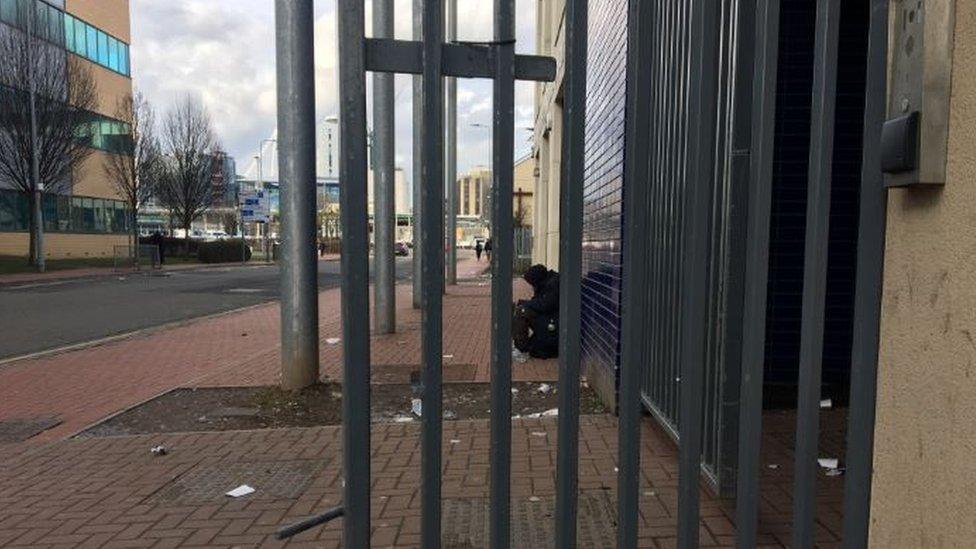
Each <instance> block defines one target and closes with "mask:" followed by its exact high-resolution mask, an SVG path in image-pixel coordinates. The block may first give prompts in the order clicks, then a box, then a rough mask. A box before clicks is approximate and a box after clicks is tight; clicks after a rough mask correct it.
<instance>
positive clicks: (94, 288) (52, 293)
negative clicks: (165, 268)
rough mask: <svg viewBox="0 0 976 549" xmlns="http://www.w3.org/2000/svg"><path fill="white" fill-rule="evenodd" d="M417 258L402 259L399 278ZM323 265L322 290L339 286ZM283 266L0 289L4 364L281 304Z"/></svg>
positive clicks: (333, 270) (328, 264) (329, 265)
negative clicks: (174, 324)
mask: <svg viewBox="0 0 976 549" xmlns="http://www.w3.org/2000/svg"><path fill="white" fill-rule="evenodd" d="M410 276H411V258H409V257H398V258H397V279H398V280H408V279H409V278H410ZM340 280H341V278H340V276H339V262H338V261H320V262H319V289H322V290H324V289H329V288H336V287H338V286H339V284H340ZM278 295H279V289H278V267H277V266H260V267H257V266H247V267H244V266H241V267H219V268H209V269H195V270H190V271H174V272H170V273H166V274H165V275H157V276H152V277H147V276H145V275H135V276H124V277H115V276H109V277H102V278H97V279H83V280H67V281H52V282H43V283H37V284H26V283H25V284H15V285H10V286H6V287H3V286H0V327H2V328H0V360H3V359H9V358H11V357H18V356H23V355H27V354H31V353H37V352H41V351H46V350H50V349H57V348H60V347H64V346H68V345H74V344H78V343H85V342H89V341H94V340H98V339H102V338H105V337H109V336H113V335H118V334H123V333H127V332H132V331H135V330H141V329H145V328H151V327H154V326H159V325H162V324H167V323H170V322H177V321H184V320H189V319H193V318H197V317H201V316H206V315H210V314H214V313H220V312H224V311H230V310H233V309H239V308H241V307H247V306H250V305H256V304H259V303H265V302H268V301H273V300H277V299H278Z"/></svg>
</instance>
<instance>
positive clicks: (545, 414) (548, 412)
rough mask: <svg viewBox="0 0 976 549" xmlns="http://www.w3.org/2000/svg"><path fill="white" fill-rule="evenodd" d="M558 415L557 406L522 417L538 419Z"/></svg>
mask: <svg viewBox="0 0 976 549" xmlns="http://www.w3.org/2000/svg"><path fill="white" fill-rule="evenodd" d="M558 415H559V408H553V409H552V410H546V411H545V412H536V413H534V414H525V415H524V416H522V417H526V418H530V419H538V418H540V417H556V416H558Z"/></svg>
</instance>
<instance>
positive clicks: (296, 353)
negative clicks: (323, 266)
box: [275, 0, 319, 389]
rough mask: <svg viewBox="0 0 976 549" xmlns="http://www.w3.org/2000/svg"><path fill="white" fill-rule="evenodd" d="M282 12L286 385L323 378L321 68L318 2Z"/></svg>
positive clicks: (281, 6)
mask: <svg viewBox="0 0 976 549" xmlns="http://www.w3.org/2000/svg"><path fill="white" fill-rule="evenodd" d="M275 6H276V8H277V9H276V18H275V20H276V26H277V29H276V31H277V32H276V37H277V40H276V41H277V58H278V59H277V66H278V69H277V70H278V128H279V134H280V137H279V139H281V145H282V147H281V154H280V155H279V157H278V158H279V160H278V165H279V167H278V173H279V174H280V180H281V224H282V229H283V230H282V233H283V240H284V242H283V243H282V252H283V254H284V255H283V258H282V261H281V385H282V387H283V388H285V389H300V388H302V387H307V386H309V385H311V384H313V383H315V382H316V381H318V377H319V308H318V304H319V302H318V287H317V284H318V261H317V260H316V257H315V256H316V251H315V192H316V190H315V73H314V71H315V63H314V34H315V31H314V28H313V26H312V22H311V20H312V19H313V17H312V1H311V0H304V1H301V2H282V1H280V0H279V1H278V2H276V3H275Z"/></svg>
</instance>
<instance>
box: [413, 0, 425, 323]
mask: <svg viewBox="0 0 976 549" xmlns="http://www.w3.org/2000/svg"><path fill="white" fill-rule="evenodd" d="M423 6H424V2H423V0H413V14H412V15H413V39H414V40H416V41H418V42H419V41H420V40H422V39H423V29H422V27H423V13H422V11H423ZM422 97H423V77H422V76H421V75H415V76H414V77H413V105H412V108H413V308H414V309H419V308H420V304H421V299H420V297H421V294H422V293H423V282H422V280H423V276H422V275H423V254H422V253H420V250H421V249H423V231H422V230H421V228H420V227H421V216H422V215H423V214H422V211H423V208H422V206H423V195H422V191H421V187H422V186H423V181H424V176H423V170H422V169H421V154H422V153H421V143H422V141H423V134H422V132H421V126H422V125H423V120H424V116H423V107H422V103H423V99H422Z"/></svg>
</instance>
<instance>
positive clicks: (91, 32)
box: [85, 25, 98, 61]
mask: <svg viewBox="0 0 976 549" xmlns="http://www.w3.org/2000/svg"><path fill="white" fill-rule="evenodd" d="M85 41H86V42H87V43H88V48H87V50H88V54H87V55H86V56H85V57H87V58H88V59H91V60H93V61H94V60H95V59H98V31H97V30H95V27H92V26H91V25H85Z"/></svg>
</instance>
